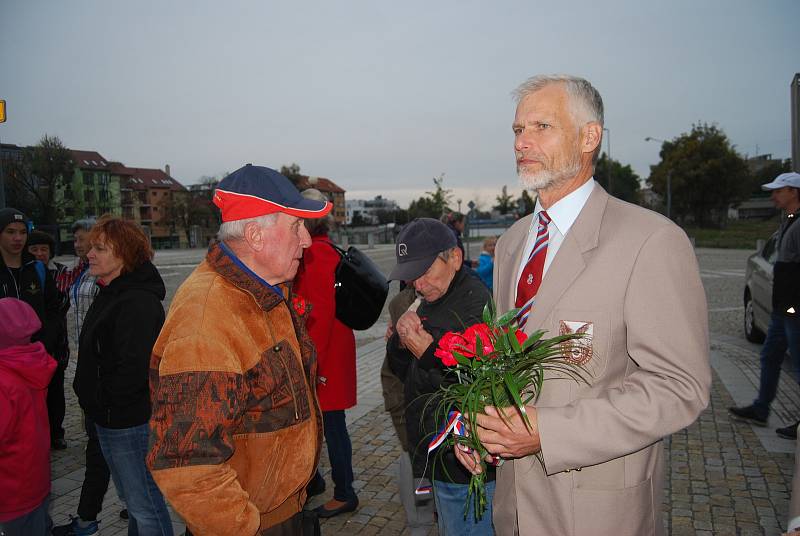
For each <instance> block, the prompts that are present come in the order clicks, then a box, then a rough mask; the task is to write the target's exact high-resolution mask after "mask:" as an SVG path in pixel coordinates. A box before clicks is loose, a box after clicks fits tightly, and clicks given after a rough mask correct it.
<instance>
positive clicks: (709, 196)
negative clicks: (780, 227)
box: [648, 123, 751, 227]
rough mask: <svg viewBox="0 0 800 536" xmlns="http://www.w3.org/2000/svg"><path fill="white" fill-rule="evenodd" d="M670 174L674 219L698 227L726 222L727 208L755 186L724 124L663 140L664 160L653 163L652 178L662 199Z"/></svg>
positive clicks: (703, 126) (697, 127)
mask: <svg viewBox="0 0 800 536" xmlns="http://www.w3.org/2000/svg"><path fill="white" fill-rule="evenodd" d="M668 177H669V178H670V182H671V185H672V186H671V190H672V215H673V217H675V218H676V219H678V220H679V221H686V220H687V219H688V220H692V221H693V222H694V224H695V225H697V226H699V227H708V226H710V225H712V224H715V223H716V224H720V223H724V221H725V218H726V217H727V208H728V206H729V205H730V204H731V203H736V202H739V201H742V200H743V199H746V198H747V197H748V196H749V191H750V184H751V182H750V174H749V172H748V169H747V164H746V163H745V161H744V159H742V157H741V156H739V154H738V153H737V152H736V150H735V149H734V147H733V146H732V145H731V143H730V141H729V140H728V137H727V136H726V135H725V133H724V132H723V131H722V130H721V129H720V128H718V127H717V126H716V125H708V124H707V123H703V124H696V125H693V126H692V130H691V132H689V133H684V134H682V135H680V136H678V137H677V138H675V139H673V140H671V141H666V142H664V143H663V144H662V146H661V162H659V163H658V164H657V165H655V166H650V178H649V179H648V182H649V183H650V185H651V187H652V189H653V191H654V192H655V193H657V194H659V195H661V196H662V198H666V195H667V178H668Z"/></svg>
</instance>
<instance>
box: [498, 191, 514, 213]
mask: <svg viewBox="0 0 800 536" xmlns="http://www.w3.org/2000/svg"><path fill="white" fill-rule="evenodd" d="M495 199H496V200H497V204H496V205H495V206H494V209H495V210H496V211H498V212H499V213H500V214H508V213H509V212H513V211H514V197H512V196H511V195H509V193H508V188H507V187H506V185H505V184H504V185H503V190H502V191H501V192H500V195H498V196H497V197H495Z"/></svg>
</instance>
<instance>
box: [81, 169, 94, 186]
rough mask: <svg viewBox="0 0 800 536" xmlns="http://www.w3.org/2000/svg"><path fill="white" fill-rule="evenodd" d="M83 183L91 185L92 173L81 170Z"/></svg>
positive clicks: (92, 181)
mask: <svg viewBox="0 0 800 536" xmlns="http://www.w3.org/2000/svg"><path fill="white" fill-rule="evenodd" d="M83 184H85V185H87V186H91V185H93V184H94V174H92V173H88V172H86V171H84V172H83Z"/></svg>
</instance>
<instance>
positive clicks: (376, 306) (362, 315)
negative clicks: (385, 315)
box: [329, 242, 389, 330]
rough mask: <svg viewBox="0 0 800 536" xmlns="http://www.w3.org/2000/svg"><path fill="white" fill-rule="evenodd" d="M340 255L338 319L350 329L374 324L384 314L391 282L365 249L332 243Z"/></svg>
mask: <svg viewBox="0 0 800 536" xmlns="http://www.w3.org/2000/svg"><path fill="white" fill-rule="evenodd" d="M329 244H330V245H331V247H332V248H333V249H335V250H336V251H337V252H338V253H339V255H340V257H341V258H340V259H339V264H338V265H337V266H336V276H335V277H336V282H335V283H334V290H335V294H336V318H338V319H339V321H341V322H342V323H343V324H344V325H346V326H347V327H349V328H351V329H356V330H363V329H368V328H370V327H372V325H373V324H375V322H376V321H377V320H378V317H379V316H381V311H382V310H383V304H384V303H386V297H387V296H388V295H389V282H388V281H387V280H386V277H384V275H383V274H382V273H381V271H380V270H379V269H378V267H377V266H376V265H375V263H374V262H372V259H370V258H369V257H367V256H366V255H365V254H364V252H362V251H361V250H359V249H358V248H355V247H353V246H350V247H349V248H348V249H347V251H345V250H343V249H342V248H340V247H338V246H336V245H334V244H333V243H331V242H329Z"/></svg>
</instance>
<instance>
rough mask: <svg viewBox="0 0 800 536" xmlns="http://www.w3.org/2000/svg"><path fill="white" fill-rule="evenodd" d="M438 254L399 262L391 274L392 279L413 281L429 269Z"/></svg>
mask: <svg viewBox="0 0 800 536" xmlns="http://www.w3.org/2000/svg"><path fill="white" fill-rule="evenodd" d="M437 255H438V254H435V255H432V256H430V257H426V258H424V259H415V260H413V261H406V262H403V263H397V264H396V265H395V267H394V268H392V272H391V273H390V274H389V280H390V281H413V280H414V279H417V278H418V277H420V276H421V275H422V274H424V273H425V272H427V271H428V268H430V267H431V264H433V261H435V260H436V257H437Z"/></svg>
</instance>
